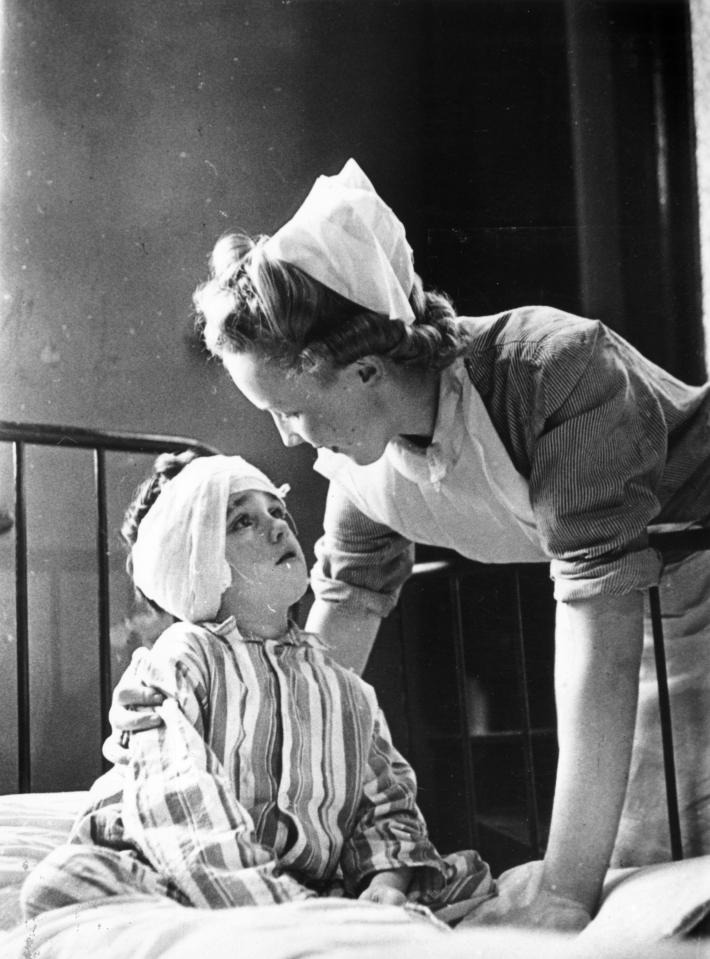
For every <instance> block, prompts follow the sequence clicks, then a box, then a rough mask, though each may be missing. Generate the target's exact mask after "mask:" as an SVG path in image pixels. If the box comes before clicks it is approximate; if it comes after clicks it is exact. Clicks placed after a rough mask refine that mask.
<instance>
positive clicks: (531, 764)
mask: <svg viewBox="0 0 710 959" xmlns="http://www.w3.org/2000/svg"><path fill="white" fill-rule="evenodd" d="M514 575H515V609H516V616H517V625H518V630H517V632H518V643H517V647H516V657H515V662H516V668H517V680H518V699H519V703H520V713H521V715H522V720H523V725H522V729H521V739H522V747H523V768H524V773H525V799H526V804H527V808H528V817H529V820H530V822H529V831H528V835H529V837H530V847H531V849H532V852H533V855H537V856H540V857H541V856H542V855H543V854H544V850H543V848H542V844H541V840H540V810H539V808H538V803H537V790H536V788H535V755H534V753H533V745H532V723H531V722H530V697H529V695H528V676H527V665H526V660H525V628H524V625H523V624H524V620H523V605H522V600H521V596H520V573H519V571H518V570H515V574H514Z"/></svg>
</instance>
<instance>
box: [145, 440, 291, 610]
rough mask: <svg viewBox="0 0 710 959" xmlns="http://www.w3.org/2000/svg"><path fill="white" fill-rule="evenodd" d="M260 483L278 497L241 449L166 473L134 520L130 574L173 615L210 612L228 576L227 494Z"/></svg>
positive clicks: (278, 491)
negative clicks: (151, 499)
mask: <svg viewBox="0 0 710 959" xmlns="http://www.w3.org/2000/svg"><path fill="white" fill-rule="evenodd" d="M247 490H261V491H262V492H265V493H271V494H272V495H273V496H277V497H278V498H279V499H283V497H284V496H285V495H286V493H287V492H288V486H281V487H280V488H278V489H277V487H275V486H274V484H273V483H272V482H271V480H270V479H269V478H268V477H267V476H265V475H264V473H262V472H261V470H258V469H257V468H256V467H255V466H252V465H251V463H247V461H246V460H244V459H242V458H241V456H201V457H198V458H197V459H195V460H192V461H191V462H190V463H188V464H187V465H186V466H185V467H183V469H182V470H181V471H180V472H179V473H178V474H177V476H175V477H173V479H171V480H169V481H168V482H167V483H166V484H165V486H164V487H163V488H162V490H161V491H160V493H159V495H158V497H157V499H156V500H155V502H154V503H153V505H152V506H151V507H150V509H149V510H148V512H147V513H146V515H145V516H144V518H143V520H142V522H141V524H140V526H139V527H138V536H137V538H136V542H135V543H134V544H133V549H132V551H131V558H132V562H133V581H134V582H135V584H136V586H137V587H138V588H139V589H140V591H141V592H142V593H143V595H144V596H147V597H148V599H152V600H153V602H155V603H157V604H158V605H159V606H160V607H161V608H162V609H164V610H165V611H166V612H168V613H170V614H171V615H172V616H176V617H177V618H178V619H183V620H187V621H188V622H193V623H199V622H203V621H205V620H210V619H215V618H216V616H217V614H218V612H219V607H220V605H221V601H222V594H223V593H224V591H225V589H227V588H228V587H229V586H230V584H231V582H232V574H231V570H230V568H229V566H228V564H227V560H226V558H225V551H226V537H227V508H228V505H229V497H230V496H231V495H232V494H234V493H241V492H246V491H247Z"/></svg>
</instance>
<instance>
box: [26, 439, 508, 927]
mask: <svg viewBox="0 0 710 959" xmlns="http://www.w3.org/2000/svg"><path fill="white" fill-rule="evenodd" d="M286 492H287V487H281V488H280V489H277V488H276V487H275V486H274V485H273V484H272V483H271V481H270V480H269V479H268V478H267V477H266V476H265V475H264V474H263V473H261V472H260V471H259V470H258V469H256V468H255V467H253V466H251V465H250V464H249V463H247V462H246V461H245V460H243V459H241V458H240V457H238V456H229V457H227V456H206V457H198V458H194V454H182V455H181V456H167V457H166V456H163V457H160V458H159V459H158V461H157V462H156V469H155V473H154V475H153V477H152V478H151V479H150V480H148V481H147V482H146V483H144V484H143V486H142V487H141V489H140V490H139V494H138V495H137V498H136V500H135V501H134V503H133V504H132V506H131V507H130V508H129V510H128V512H127V514H126V521H125V522H124V528H123V534H124V538H126V540H127V542H128V543H129V545H131V547H132V548H131V552H130V557H129V564H128V565H129V570H130V571H131V572H132V576H133V580H134V583H135V585H136V587H137V589H138V590H139V591H140V592H141V593H142V594H143V595H144V596H145V597H146V598H147V599H148V600H149V601H151V603H152V604H153V605H154V606H156V607H159V608H160V609H161V610H163V611H167V612H168V613H170V614H171V615H172V616H173V617H175V619H176V622H175V623H174V624H173V625H172V626H169V627H168V629H166V630H165V632H164V633H163V634H162V635H161V636H160V637H159V638H158V640H157V641H156V643H155V645H154V646H153V648H152V649H151V650H150V652H148V651H146V652H145V653H144V654H143V657H142V658H138V662H137V664H136V665H135V667H134V668H135V669H136V670H137V672H138V677H139V679H140V680H141V681H142V682H144V683H146V684H148V685H152V686H155V687H157V688H158V689H159V690H160V691H161V692H162V693H163V694H164V695H165V697H166V698H165V700H164V702H163V704H162V705H161V706H160V707H159V711H160V713H161V716H162V720H163V723H162V725H160V726H157V727H155V728H152V729H149V730H146V731H143V732H141V733H137V734H133V735H132V736H131V737H130V742H129V754H130V755H129V761H128V763H127V764H121V765H120V766H119V765H117V766H115V767H114V768H113V769H112V770H110V771H109V772H108V773H106V774H105V775H104V776H102V777H100V779H98V780H97V782H96V783H95V784H94V786H93V788H92V790H91V793H90V803H89V807H88V809H87V810H86V812H85V813H84V814H83V815H82V816H81V817H80V818H79V819H78V820H77V823H76V824H75V827H74V830H73V833H72V836H71V839H70V843H69V844H67V845H66V846H64V847H62V848H60V849H58V850H55V851H54V852H53V853H51V854H50V855H49V856H48V857H47V859H45V860H44V861H43V862H42V863H41V864H40V865H39V866H38V867H37V868H36V870H35V871H34V872H33V873H32V874H31V875H30V877H28V880H27V882H26V883H25V886H24V888H23V908H24V912H25V915H26V916H28V917H31V916H34V915H36V914H37V913H39V912H43V911H45V910H48V909H51V908H56V907H59V906H65V905H69V904H74V903H77V902H85V901H88V900H92V899H94V900H95V899H97V898H100V897H104V896H107V895H109V896H110V895H126V894H136V893H137V894H144V895H145V894H149V895H161V896H168V897H171V898H173V899H175V900H177V901H178V902H180V903H182V904H184V905H190V906H198V907H209V908H219V907H226V906H241V905H254V904H268V903H281V902H286V901H292V900H298V899H306V898H309V897H313V896H316V895H334V894H335V895H337V894H341V895H342V894H345V895H347V896H350V897H359V898H361V899H367V900H372V901H375V902H381V903H390V904H400V903H404V902H406V901H416V902H419V903H423V904H425V905H428V906H429V907H431V908H432V909H438V908H441V907H443V906H445V905H447V904H452V903H454V902H456V903H457V904H458V905H457V906H456V907H454V908H453V910H452V909H449V910H447V912H448V913H449V915H450V914H451V913H452V911H453V912H454V913H456V914H458V915H462V914H465V913H466V911H467V910H469V909H472V908H474V907H475V906H476V905H477V904H478V903H479V902H481V901H483V900H484V899H486V898H488V897H489V896H491V895H493V894H494V892H495V885H494V883H493V880H492V878H491V875H490V871H489V869H488V867H487V866H486V864H485V863H484V862H482V860H481V859H480V857H479V856H478V854H477V853H475V852H472V851H466V852H463V853H457V854H455V855H453V856H448V857H446V858H442V857H441V856H440V855H439V853H438V852H437V851H436V849H435V848H434V846H433V845H432V844H431V842H430V841H429V838H428V836H427V829H426V825H425V823H424V820H423V818H422V815H421V813H420V811H419V809H418V807H417V805H416V801H415V795H416V782H415V777H414V774H413V772H412V770H411V768H410V767H409V765H408V764H407V763H406V762H405V760H404V759H403V758H402V757H401V756H400V755H399V753H398V752H397V751H396V749H395V748H394V746H393V745H392V742H391V741H390V734H389V731H388V729H387V724H386V722H385V719H384V717H383V715H382V713H381V711H380V709H379V707H378V704H377V700H376V698H375V693H374V691H373V689H372V688H371V687H370V686H369V685H367V684H366V683H364V682H363V681H362V680H361V679H360V678H359V677H358V676H357V675H356V674H355V673H353V672H351V671H349V670H346V669H344V668H342V667H341V666H339V665H338V664H337V663H335V662H334V661H333V660H331V659H330V657H329V656H328V654H327V652H326V651H325V649H324V648H323V646H322V644H321V643H320V642H319V640H318V638H317V637H316V636H314V635H309V634H307V633H304V632H301V631H300V630H299V629H298V628H297V627H296V626H295V625H294V624H293V622H292V621H291V620H290V618H289V611H290V609H291V607H292V606H293V605H294V604H295V603H296V602H297V601H298V600H299V599H300V598H301V597H302V596H303V594H304V592H305V590H306V587H307V572H306V565H305V560H304V556H303V553H302V551H301V547H300V545H299V543H298V540H297V539H296V536H295V535H294V532H293V531H292V529H291V527H290V525H289V521H288V520H289V517H288V513H287V511H286V507H285V504H284V495H285V493H286Z"/></svg>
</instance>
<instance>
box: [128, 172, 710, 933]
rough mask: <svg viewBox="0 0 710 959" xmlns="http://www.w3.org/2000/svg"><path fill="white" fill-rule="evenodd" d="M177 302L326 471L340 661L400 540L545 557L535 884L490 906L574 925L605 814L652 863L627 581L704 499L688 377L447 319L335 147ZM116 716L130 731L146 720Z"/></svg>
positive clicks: (325, 610) (635, 593)
mask: <svg viewBox="0 0 710 959" xmlns="http://www.w3.org/2000/svg"><path fill="white" fill-rule="evenodd" d="M195 303H196V306H197V310H198V314H199V316H200V317H201V325H202V329H203V335H204V339H205V343H206V345H207V347H208V349H209V350H210V351H211V352H212V353H213V354H214V355H215V356H218V357H219V358H220V359H221V360H222V362H223V364H224V366H225V367H226V369H227V371H228V372H229V374H230V376H231V378H232V379H233V381H234V383H235V384H236V386H237V387H238V389H239V390H240V391H241V392H242V393H243V395H244V396H245V397H246V398H247V399H248V400H249V401H250V402H251V403H253V404H254V405H255V406H256V407H257V408H258V409H261V410H263V411H265V412H266V413H268V414H269V415H271V417H272V418H273V420H274V423H275V424H276V427H277V429H278V430H279V432H280V434H281V437H282V439H283V442H284V443H285V444H286V445H287V446H296V445H299V444H301V443H309V444H310V445H312V446H314V447H315V448H316V449H317V450H318V457H317V462H316V467H315V468H316V469H317V470H318V471H319V472H321V473H322V474H323V475H324V476H326V477H327V478H328V479H329V481H330V485H329V492H328V498H327V505H326V510H325V517H324V533H323V536H322V538H321V539H320V540H319V542H318V544H317V546H316V556H317V562H316V566H315V568H314V570H313V573H312V584H313V589H314V592H315V602H314V605H313V607H312V610H311V613H310V615H309V619H308V623H307V626H306V628H307V629H308V630H309V631H312V632H316V633H318V634H320V636H321V637H322V638H323V639H324V640H326V641H327V642H328V643H329V644H331V645H332V647H333V650H334V653H335V656H336V657H337V658H339V659H340V661H341V662H343V663H346V664H348V665H352V666H354V667H355V668H356V669H361V668H362V667H363V666H364V663H365V661H366V659H367V655H368V652H369V650H370V647H371V645H372V643H373V641H374V638H375V635H376V633H377V629H378V627H379V623H380V620H381V618H382V617H383V616H385V615H386V614H387V613H388V612H390V610H391V609H392V608H393V607H394V605H395V603H396V601H397V597H398V594H399V590H400V588H401V586H402V584H403V582H404V581H405V579H406V578H407V576H408V574H409V572H410V569H411V565H412V558H413V544H414V543H428V544H434V545H438V546H445V547H449V548H452V549H454V550H456V551H458V552H459V553H460V554H461V555H463V556H466V557H470V558H472V559H475V560H480V561H483V562H488V563H511V562H515V563H519V562H541V561H548V562H549V563H550V574H551V577H552V579H553V580H554V593H555V598H556V601H557V616H556V636H555V650H556V652H555V692H556V708H557V720H558V738H559V762H558V770H557V781H556V789H555V799H554V806H553V813H552V822H551V828H550V834H549V841H548V845H547V850H546V855H545V862H544V872H543V879H542V883H541V885H540V887H539V888H538V889H537V892H536V895H535V896H534V898H533V900H532V902H531V903H529V904H527V905H525V906H523V905H519V906H516V905H515V904H514V905H513V906H512V908H509V911H507V912H506V913H505V914H501V915H500V916H499V919H500V921H501V922H517V923H521V924H527V925H531V926H539V927H548V928H561V929H580V928H582V927H583V926H584V925H586V923H587V922H588V921H589V918H590V915H591V914H593V912H594V909H595V907H596V905H597V902H598V899H599V895H600V890H601V884H602V880H603V878H604V874H605V872H606V869H607V868H608V866H609V863H610V861H611V857H612V852H613V850H614V844H615V840H616V837H617V832H619V830H620V823H621V827H622V828H621V831H620V835H623V836H624V837H625V839H624V842H625V846H624V847H623V850H622V851H621V852H619V850H618V849H617V855H616V858H615V862H616V863H617V864H623V863H624V862H627V861H631V859H630V856H631V855H633V856H634V857H637V860H636V861H639V862H641V861H648V858H649V857H650V859H651V861H653V859H654V858H656V859H658V858H664V857H666V858H667V853H666V846H667V837H666V825H665V818H664V816H665V811H664V798H663V796H664V792H663V779H662V773H661V772H660V768H661V766H660V763H661V759H660V753H659V750H658V749H656V747H655V744H654V743H653V736H654V735H655V730H654V729H652V726H653V720H652V716H653V709H652V708H650V707H649V706H648V705H646V702H645V700H646V694H645V692H644V693H643V695H642V697H641V708H639V709H638V710H637V707H638V705H639V670H640V666H641V664H642V651H643V645H644V614H643V610H644V591H645V590H646V589H647V587H649V586H651V585H653V584H657V583H658V582H659V577H660V574H661V561H660V558H659V556H658V555H657V553H656V552H655V551H654V550H653V549H651V548H649V545H648V541H647V536H646V529H647V526H648V524H649V523H651V522H686V521H687V522H691V521H697V520H704V519H705V518H706V517H708V515H710V483H708V482H707V477H708V473H709V472H710V429H709V428H708V420H709V416H708V413H709V407H710V394H709V387H708V386H703V387H692V386H688V385H686V384H684V383H682V382H680V381H678V380H677V379H675V378H673V377H672V376H670V375H669V374H668V373H666V372H665V371H663V370H661V369H660V368H658V367H657V366H655V365H654V364H652V363H651V362H649V361H648V360H646V359H645V358H644V357H643V356H641V355H640V354H639V353H638V352H637V351H636V350H634V349H633V348H632V347H631V346H630V345H629V344H628V343H627V342H625V341H624V340H623V339H621V338H620V337H619V336H617V335H616V334H615V333H614V332H612V331H611V330H609V329H607V328H606V327H605V326H604V325H602V324H601V323H599V322H597V321H590V320H586V319H582V318H579V317H576V316H572V315H570V314H567V313H563V312H561V311H559V310H556V309H553V308H549V307H536V306H534V307H524V308H518V309H513V310H510V311H506V312H504V313H500V314H497V315H494V316H486V317H460V316H457V315H456V312H455V310H454V308H453V306H452V304H451V303H450V301H449V300H448V298H447V297H446V296H444V295H442V294H439V293H435V292H425V291H424V290H423V288H422V284H421V281H420V279H419V277H418V276H417V275H416V273H415V272H414V267H413V259H412V252H411V249H410V247H409V245H408V243H407V239H406V235H405V231H404V227H403V226H402V224H401V223H400V221H399V220H398V219H397V217H396V216H395V214H394V213H393V212H392V210H391V209H390V208H389V207H388V206H387V205H386V204H385V203H384V202H383V200H382V199H381V198H380V197H379V196H378V195H377V193H376V192H375V190H374V188H373V186H372V184H371V183H370V181H369V180H368V178H367V177H366V176H365V174H364V173H363V172H362V170H361V169H360V168H359V167H358V165H357V164H356V163H355V161H354V160H349V161H348V162H347V163H346V165H345V167H344V168H343V169H342V171H341V172H340V173H339V174H338V175H336V176H332V177H319V178H318V180H317V181H316V183H315V185H314V186H313V188H312V190H311V192H310V194H309V195H308V196H307V198H306V199H305V201H304V202H303V204H302V206H301V208H300V209H299V210H298V211H297V212H296V214H295V215H294V217H293V218H292V219H291V220H290V221H288V222H287V223H286V224H285V225H284V226H283V227H282V228H281V229H280V230H278V232H277V233H275V234H274V235H273V236H271V237H260V238H258V239H251V238H249V237H246V236H243V235H228V236H226V237H223V238H222V239H221V240H220V241H219V242H218V243H217V245H216V247H215V249H214V251H213V254H212V258H211V271H210V277H209V279H208V280H207V282H206V283H204V284H203V285H202V286H200V287H199V288H198V290H197V291H196V294H195ZM681 565H682V564H681ZM706 575H707V574H706ZM708 645H709V644H708V643H707V642H706V641H705V640H704V638H703V642H702V649H703V655H704V657H705V659H704V665H703V666H702V667H701V669H700V672H701V673H702V674H703V675H704V676H707V675H708V674H710V669H708V654H707V652H705V650H707V649H708ZM643 682H644V680H643V676H642V690H643V689H644V688H645V687H644V686H643ZM702 682H705V687H704V689H700V690H699V692H698V697H697V698H695V699H694V701H693V707H692V709H690V710H689V716H691V718H690V719H689V720H688V722H690V723H691V726H690V736H691V737H695V739H696V741H697V737H700V738H702V737H703V736H704V737H705V738H707V735H708V733H707V725H708V719H707V717H708V715H710V693H709V692H708V688H707V680H702V681H701V683H702ZM651 686H652V684H649V688H651ZM147 696H148V693H147V692H146V693H143V694H141V693H140V692H139V691H137V690H135V689H131V688H130V686H128V687H126V686H125V685H124V686H123V688H122V689H121V691H120V692H119V693H118V694H117V695H116V697H115V707H114V710H113V717H112V718H113V720H114V725H117V726H123V727H126V726H128V724H129V720H128V719H127V715H128V714H127V713H126V712H125V711H121V710H120V709H118V710H117V709H116V706H119V705H120V704H123V705H125V704H132V705H138V704H141V703H144V702H147V701H148V699H147ZM637 711H638V718H637ZM134 715H135V716H136V718H135V719H134V720H132V725H133V727H134V728H135V727H136V726H137V725H138V724H139V723H146V722H147V720H145V719H141V718H137V716H138V714H134ZM692 717H695V718H694V719H693V718H692ZM692 724H694V725H692ZM635 726H636V739H637V740H638V742H637V745H636V747H635V748H634V749H633V750H632V746H633V744H634V738H635V733H634V730H635ZM679 738H680V739H681V741H682V738H683V737H682V734H681V736H680V737H679ZM649 742H651V746H650V747H649ZM632 752H633V753H634V758H633V760H632ZM701 755H703V756H704V763H701V764H700V767H701V768H697V762H696V758H695V757H694V758H693V763H692V764H691V765H692V774H689V776H690V779H691V780H692V781H689V782H687V783H684V782H681V784H680V790H681V805H682V806H683V805H684V804H685V805H691V806H692V805H693V804H695V812H694V820H693V823H692V824H691V826H692V828H691V832H690V833H688V831H687V830H686V833H685V837H686V841H687V842H689V843H691V847H690V851H692V852H694V853H698V852H710V839H709V837H710V800H708V794H709V793H710V788H708V787H709V784H710V772H709V771H708V768H707V767H708V764H709V763H710V758H708V757H709V756H710V749H708V748H705V749H704V750H702V751H701ZM655 765H658V771H657V770H656V769H655V768H654V767H655ZM630 770H631V785H630V788H629V794H628V796H627V784H629V782H630ZM681 778H682V777H681ZM656 779H658V782H657V783H656ZM696 794H697V795H696ZM625 796H626V804H625ZM698 796H701V797H702V796H704V797H705V800H704V803H705V806H704V808H700V811H699V813H698V798H697V797H698ZM701 807H702V801H701ZM622 811H623V816H622ZM685 825H687V824H685ZM693 830H695V833H693ZM696 833H697V835H696ZM693 844H694V845H693ZM644 857H645V858H644ZM501 908H503V907H501ZM506 908H508V907H506Z"/></svg>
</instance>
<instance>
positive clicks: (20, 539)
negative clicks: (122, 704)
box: [0, 421, 219, 792]
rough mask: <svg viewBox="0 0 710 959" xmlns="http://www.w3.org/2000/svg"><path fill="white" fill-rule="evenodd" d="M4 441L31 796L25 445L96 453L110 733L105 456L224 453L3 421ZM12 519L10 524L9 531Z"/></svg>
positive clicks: (168, 441)
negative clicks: (8, 446)
mask: <svg viewBox="0 0 710 959" xmlns="http://www.w3.org/2000/svg"><path fill="white" fill-rule="evenodd" d="M0 442H4V443H12V445H13V462H14V517H13V522H14V527H15V610H16V629H17V715H18V787H19V791H20V792H29V791H30V789H31V788H32V783H31V758H30V757H31V751H30V672H29V629H28V623H29V617H28V604H27V597H28V583H27V516H26V501H25V447H26V446H54V447H62V448H63V449H90V450H93V453H94V496H95V501H96V510H97V512H96V559H97V571H98V598H97V601H98V614H99V670H100V703H101V722H102V728H103V734H104V735H107V734H108V731H109V730H108V707H109V704H110V701H111V692H112V690H111V650H110V642H109V634H110V622H109V565H108V561H109V549H108V522H107V498H106V455H107V454H109V453H118V452H128V453H148V454H151V453H154V454H156V455H157V454H158V453H174V452H182V451H183V450H195V452H197V453H202V454H205V455H210V454H214V453H218V452H219V450H217V449H215V448H214V447H212V446H209V445H207V444H206V443H201V442H199V441H198V440H195V439H191V438H189V437H186V436H170V435H163V434H153V433H130V432H117V431H113V430H95V429H84V428H82V427H75V426H59V425H56V424H50V423H19V422H13V421H0ZM9 525H10V521H9V518H8V522H7V523H6V528H9Z"/></svg>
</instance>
